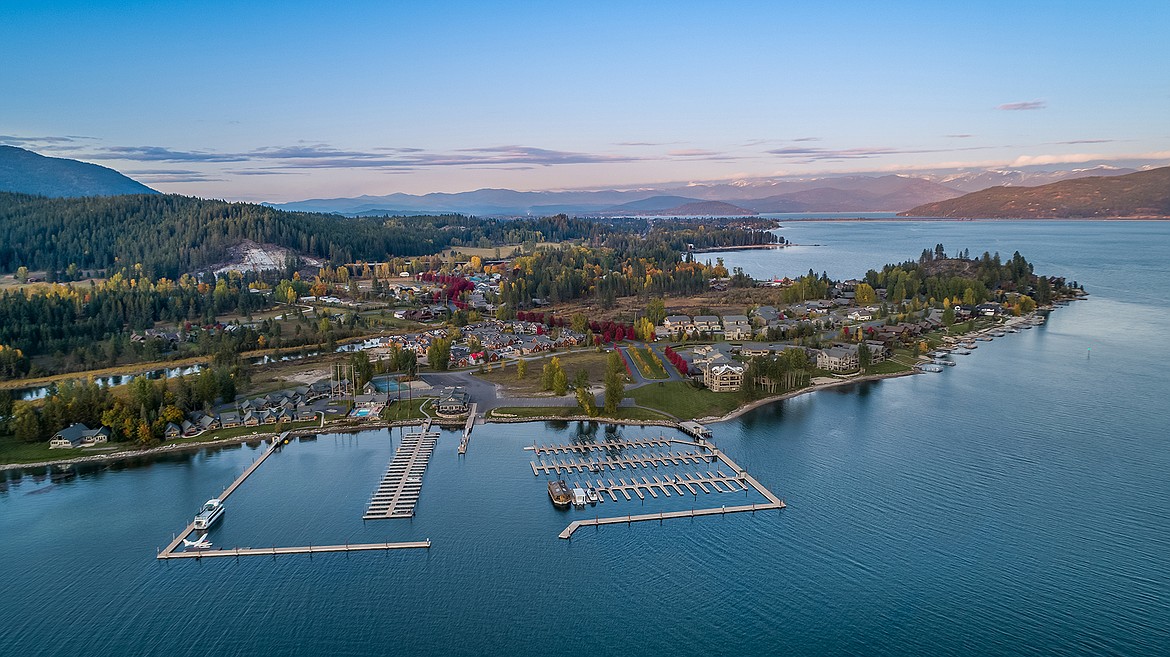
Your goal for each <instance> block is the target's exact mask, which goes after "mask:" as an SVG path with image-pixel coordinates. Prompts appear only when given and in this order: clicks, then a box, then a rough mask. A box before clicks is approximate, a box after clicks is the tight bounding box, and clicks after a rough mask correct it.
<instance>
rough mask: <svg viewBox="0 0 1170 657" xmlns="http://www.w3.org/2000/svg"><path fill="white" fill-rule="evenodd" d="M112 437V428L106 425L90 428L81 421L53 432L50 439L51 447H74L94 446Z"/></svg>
mask: <svg viewBox="0 0 1170 657" xmlns="http://www.w3.org/2000/svg"><path fill="white" fill-rule="evenodd" d="M109 439H110V430H109V429H107V428H106V427H100V428H98V429H90V428H89V427H87V426H85V425H84V424H81V423H80V422H77V423H74V424H71V425H69V426H68V427H65V428H64V429H62V430H60V431H58V432H57V433H55V434H53V437H52V438H50V439H49V449H72V448H75V447H92V446H94V445H97V444H98V443H104V442H106V441H107V440H109Z"/></svg>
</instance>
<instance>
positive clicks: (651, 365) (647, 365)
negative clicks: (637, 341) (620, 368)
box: [627, 347, 670, 379]
mask: <svg viewBox="0 0 1170 657" xmlns="http://www.w3.org/2000/svg"><path fill="white" fill-rule="evenodd" d="M627 351H629V353H630V356H631V357H632V358H633V360H634V364H635V365H637V366H638V371H639V372H641V373H642V376H644V377H646V378H647V379H669V378H670V376H668V375H667V374H666V370H665V369H663V367H662V361H661V360H659V359H658V355H657V354H655V353H654V352H653V351H652V350H651V349H650V348H648V347H630V348H629V349H628V350H627Z"/></svg>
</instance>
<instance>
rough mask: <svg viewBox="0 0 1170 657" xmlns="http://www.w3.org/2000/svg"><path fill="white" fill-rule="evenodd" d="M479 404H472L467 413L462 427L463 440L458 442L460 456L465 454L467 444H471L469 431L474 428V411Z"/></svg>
mask: <svg viewBox="0 0 1170 657" xmlns="http://www.w3.org/2000/svg"><path fill="white" fill-rule="evenodd" d="M477 408H479V404H477V403H475V402H472V403H471V407H470V408H469V409H468V412H467V424H465V425H463V438H462V439H461V440H460V441H459V454H460V456H462V455H464V454H466V453H467V444H468V443H470V442H471V430H472V429H474V428H475V411H476V409H477Z"/></svg>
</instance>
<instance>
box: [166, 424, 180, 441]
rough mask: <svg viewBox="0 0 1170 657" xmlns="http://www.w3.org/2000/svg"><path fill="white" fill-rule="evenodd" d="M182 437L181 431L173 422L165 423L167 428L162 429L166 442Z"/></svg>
mask: <svg viewBox="0 0 1170 657" xmlns="http://www.w3.org/2000/svg"><path fill="white" fill-rule="evenodd" d="M181 435H183V429H182V428H181V427H179V425H177V424H175V423H174V422H167V426H166V428H165V429H163V437H164V438H166V439H167V440H171V439H174V438H178V437H179V436H181Z"/></svg>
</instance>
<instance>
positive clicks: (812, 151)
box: [767, 146, 990, 162]
mask: <svg viewBox="0 0 1170 657" xmlns="http://www.w3.org/2000/svg"><path fill="white" fill-rule="evenodd" d="M987 148H990V146H966V147H963V148H890V147H866V148H815V147H812V146H787V147H784V148H774V149H772V150H769V151H767V153H768V154H769V155H775V156H777V157H781V158H784V159H791V160H796V161H800V162H818V161H843V160H864V159H869V158H874V157H881V156H884V155H908V154H920V153H950V152H954V151H978V150H985V149H987Z"/></svg>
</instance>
